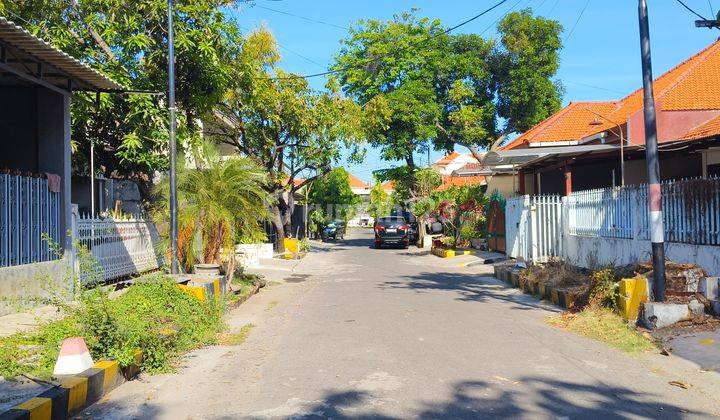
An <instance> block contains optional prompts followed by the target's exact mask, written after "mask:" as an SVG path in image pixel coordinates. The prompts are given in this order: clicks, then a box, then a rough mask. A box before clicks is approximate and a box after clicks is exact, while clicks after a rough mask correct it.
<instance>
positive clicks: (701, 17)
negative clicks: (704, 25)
mask: <svg viewBox="0 0 720 420" xmlns="http://www.w3.org/2000/svg"><path fill="white" fill-rule="evenodd" d="M676 1H677V2H678V3H680V4H681V5H682V6H683V7H684V8H686V9H687V10H688V11H689V12H690V13H692V14H693V15H695V16H697V17H699V18H700V19H702V20H707V19H705V18H704V17H703V16H702V15H701V14H699V13H698V12H696V11H694V10H693V9H691V8H690V6H688V5H687V4H685V3H684V2H683V1H682V0H676Z"/></svg>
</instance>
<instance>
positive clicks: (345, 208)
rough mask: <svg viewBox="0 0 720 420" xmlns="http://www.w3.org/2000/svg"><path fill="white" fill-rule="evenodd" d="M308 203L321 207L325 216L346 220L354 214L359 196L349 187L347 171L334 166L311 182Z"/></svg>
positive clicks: (358, 202)
mask: <svg viewBox="0 0 720 420" xmlns="http://www.w3.org/2000/svg"><path fill="white" fill-rule="evenodd" d="M310 203H312V205H313V206H315V207H317V208H320V209H323V210H324V214H325V215H326V217H329V218H332V219H337V218H339V219H343V220H345V221H346V222H347V220H348V219H349V218H351V217H352V216H353V215H354V212H353V210H354V206H356V205H358V204H360V197H358V196H357V195H355V193H353V191H352V188H350V176H349V174H348V173H347V171H346V170H345V169H344V168H335V169H333V170H332V171H330V172H329V173H328V174H327V175H325V176H323V177H322V178H318V179H316V180H315V181H314V182H313V186H312V189H311V190H310Z"/></svg>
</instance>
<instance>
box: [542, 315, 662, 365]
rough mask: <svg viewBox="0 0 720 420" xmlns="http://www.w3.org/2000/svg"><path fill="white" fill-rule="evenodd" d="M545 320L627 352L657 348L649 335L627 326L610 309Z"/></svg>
mask: <svg viewBox="0 0 720 420" xmlns="http://www.w3.org/2000/svg"><path fill="white" fill-rule="evenodd" d="M548 322H549V323H550V324H551V325H554V326H555V327H558V328H562V329H564V330H568V331H572V332H574V333H576V334H579V335H582V336H584V337H588V338H592V339H594V340H598V341H602V342H603V343H605V344H607V345H609V346H610V347H612V348H615V349H618V350H621V351H623V352H625V353H629V354H635V355H636V354H640V353H643V352H646V351H650V350H653V349H655V348H656V347H655V343H654V342H653V340H652V339H651V338H648V337H646V336H644V335H642V334H640V333H639V332H637V331H636V330H635V329H633V328H631V327H630V326H628V324H627V323H626V322H625V321H624V320H623V319H622V318H621V317H620V316H619V315H617V314H616V313H615V312H613V311H612V310H610V309H604V308H586V309H585V310H583V311H582V312H578V313H567V312H566V313H563V314H560V315H556V316H553V317H551V318H550V319H549V320H548Z"/></svg>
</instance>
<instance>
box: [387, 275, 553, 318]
mask: <svg viewBox="0 0 720 420" xmlns="http://www.w3.org/2000/svg"><path fill="white" fill-rule="evenodd" d="M378 287H380V288H392V289H408V290H413V291H416V292H418V293H424V292H429V291H434V290H440V291H448V292H455V293H457V295H458V296H457V297H456V299H457V300H461V301H471V302H487V301H504V302H508V303H512V304H513V305H515V308H516V309H521V310H532V309H543V310H549V311H552V312H561V311H560V309H558V308H555V307H553V306H551V305H547V304H544V303H542V302H541V301H540V300H538V299H537V298H535V297H533V296H531V295H526V294H522V293H518V291H517V289H515V288H512V287H508V286H507V285H505V284H504V283H502V282H500V281H498V280H495V279H494V278H492V277H489V276H483V275H479V274H475V273H452V272H423V273H420V274H415V275H410V276H406V277H404V279H403V280H402V281H399V282H398V281H388V282H383V283H380V285H379V286H378Z"/></svg>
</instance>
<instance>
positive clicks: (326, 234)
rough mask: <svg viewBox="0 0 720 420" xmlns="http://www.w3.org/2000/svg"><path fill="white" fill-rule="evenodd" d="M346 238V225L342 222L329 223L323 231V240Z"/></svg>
mask: <svg viewBox="0 0 720 420" xmlns="http://www.w3.org/2000/svg"><path fill="white" fill-rule="evenodd" d="M344 238H345V223H344V222H343V221H342V220H333V221H332V222H329V223H328V224H327V225H325V227H324V228H323V230H322V240H323V241H329V240H337V239H344Z"/></svg>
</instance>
